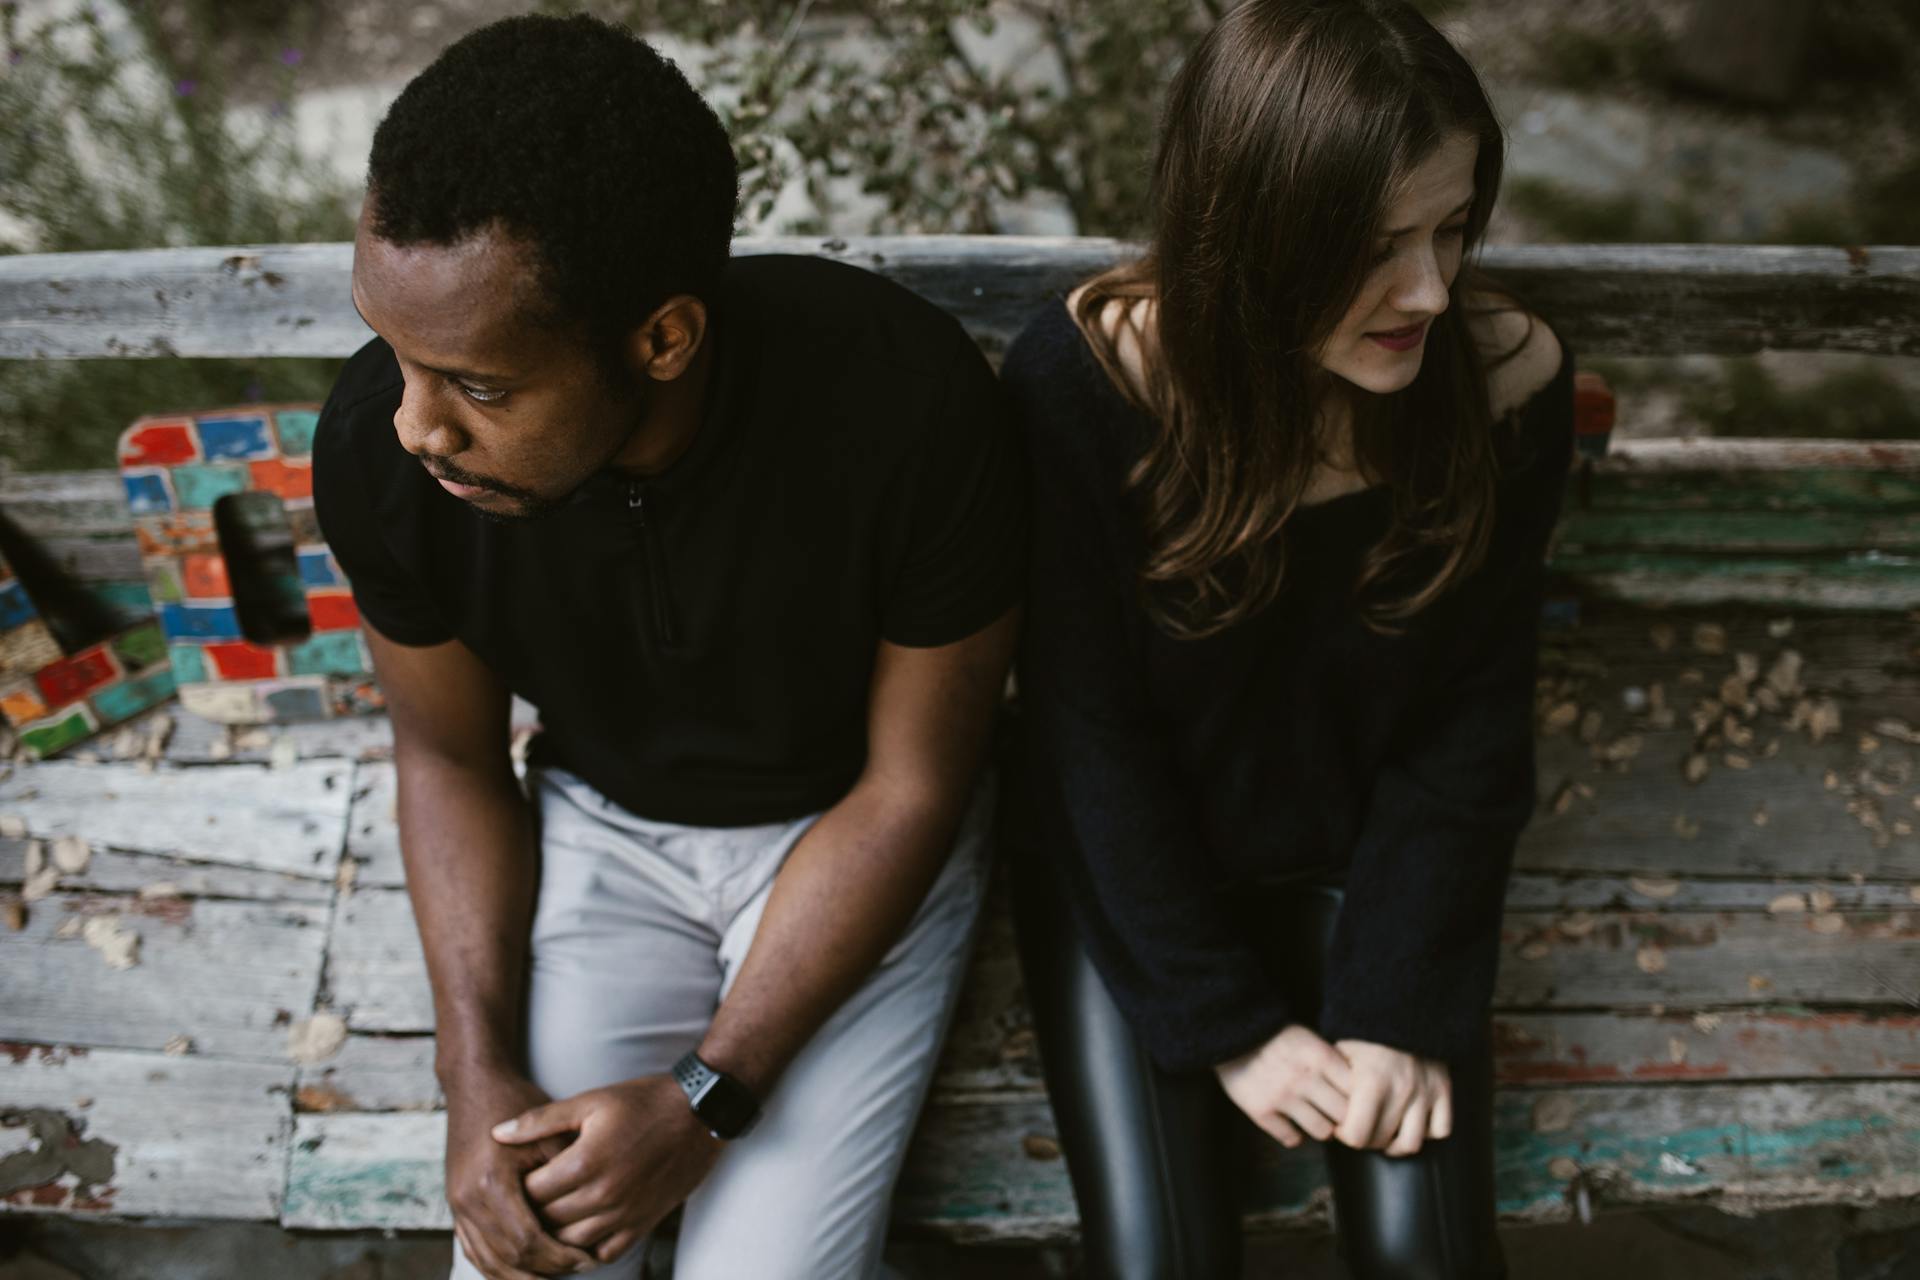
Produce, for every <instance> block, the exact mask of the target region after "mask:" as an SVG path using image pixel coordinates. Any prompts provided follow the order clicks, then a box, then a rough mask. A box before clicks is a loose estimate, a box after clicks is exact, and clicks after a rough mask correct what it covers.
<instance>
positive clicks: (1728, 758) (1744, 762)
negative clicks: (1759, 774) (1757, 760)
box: [1720, 751, 1753, 769]
mask: <svg viewBox="0 0 1920 1280" xmlns="http://www.w3.org/2000/svg"><path fill="white" fill-rule="evenodd" d="M1720 760H1721V763H1723V764H1725V765H1726V766H1727V768H1729V769H1751V768H1753V760H1752V758H1751V757H1749V756H1744V755H1741V754H1740V753H1739V752H1738V751H1729V752H1727V754H1725V755H1724V756H1721V757H1720Z"/></svg>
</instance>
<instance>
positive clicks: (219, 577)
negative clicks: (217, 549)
mask: <svg viewBox="0 0 1920 1280" xmlns="http://www.w3.org/2000/svg"><path fill="white" fill-rule="evenodd" d="M180 586H181V588H182V589H183V590H184V591H186V593H187V596H188V598H189V599H194V600H231V599H232V598H233V585H232V584H231V583H230V582H228V581H227V560H226V557H225V556H215V555H205V554H202V555H192V556H181V557H180Z"/></svg>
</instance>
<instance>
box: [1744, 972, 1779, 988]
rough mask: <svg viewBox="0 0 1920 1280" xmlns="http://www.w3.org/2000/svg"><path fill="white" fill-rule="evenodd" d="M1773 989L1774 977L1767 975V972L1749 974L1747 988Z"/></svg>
mask: <svg viewBox="0 0 1920 1280" xmlns="http://www.w3.org/2000/svg"><path fill="white" fill-rule="evenodd" d="M1772 989H1773V979H1772V978H1769V977H1767V976H1766V975H1765V974H1762V973H1750V974H1748V975H1747V990H1749V991H1771V990H1772Z"/></svg>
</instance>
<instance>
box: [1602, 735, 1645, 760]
mask: <svg viewBox="0 0 1920 1280" xmlns="http://www.w3.org/2000/svg"><path fill="white" fill-rule="evenodd" d="M1645 746H1646V739H1645V738H1643V737H1641V736H1640V735H1639V734H1637V733H1628V734H1622V735H1621V736H1620V737H1618V738H1615V739H1614V740H1613V741H1612V742H1609V743H1606V744H1604V745H1601V746H1596V747H1595V748H1594V749H1593V758H1594V759H1595V760H1598V761H1600V762H1601V763H1603V764H1622V765H1623V764H1627V763H1629V762H1630V761H1632V759H1633V758H1634V757H1635V756H1637V755H1639V754H1640V751H1641V749H1642V748H1643V747H1645Z"/></svg>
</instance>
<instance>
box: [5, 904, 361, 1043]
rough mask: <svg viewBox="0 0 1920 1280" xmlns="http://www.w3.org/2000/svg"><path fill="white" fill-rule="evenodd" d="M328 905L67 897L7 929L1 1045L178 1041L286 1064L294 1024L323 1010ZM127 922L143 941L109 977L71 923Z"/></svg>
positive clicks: (99, 956) (33, 909)
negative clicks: (69, 931) (133, 957)
mask: <svg viewBox="0 0 1920 1280" xmlns="http://www.w3.org/2000/svg"><path fill="white" fill-rule="evenodd" d="M327 911H328V909H327V907H326V905H325V904H318V903H308V902H246V901H237V900H231V899H223V898H204V899H194V898H161V899H152V900H142V899H139V898H136V897H133V896H130V895H119V894H72V893H65V892H57V893H54V894H52V895H50V896H48V897H46V898H43V899H41V900H40V901H38V902H36V903H34V904H32V907H31V910H30V912H29V914H28V917H27V921H26V925H25V927H24V928H22V929H20V930H17V931H16V930H5V931H0V1038H4V1039H7V1040H21V1041H32V1042H35V1043H39V1044H80V1045H94V1046H101V1047H108V1048H119V1049H151V1050H159V1049H162V1048H164V1047H165V1046H166V1044H167V1043H168V1042H169V1041H170V1040H172V1039H174V1037H176V1036H186V1037H188V1038H190V1039H191V1041H192V1046H193V1048H194V1049H195V1050H196V1051H198V1052H200V1053H206V1054H214V1055H218V1056H224V1057H230V1058H248V1059H253V1060H256V1061H268V1062H281V1061H285V1060H286V1051H287V1026H288V1024H289V1023H290V1022H292V1021H293V1020H295V1019H299V1018H303V1017H305V1016H306V1015H307V1014H308V1013H309V1012H310V1011H311V1010H312V1009H313V1007H314V1000H315V996H316V994H317V992H318V990H319V986H320V972H321V960H322V950H323V948H324V946H325V943H326V923H327ZM108 914H112V915H117V916H118V917H119V923H120V928H122V929H124V930H130V931H132V932H134V933H137V934H138V935H139V938H140V942H139V948H138V952H137V962H136V963H135V964H134V965H133V966H132V967H131V968H125V969H114V968H110V967H109V966H108V964H107V962H106V959H105V957H104V956H103V954H102V953H101V952H100V951H99V950H97V949H96V948H94V947H92V946H89V945H88V943H87V942H86V941H85V940H84V938H82V937H81V936H78V935H71V936H66V937H62V936H60V935H59V929H60V927H61V925H62V924H63V923H64V922H66V921H67V920H68V919H70V918H74V917H78V918H80V919H81V920H82V921H83V922H84V921H85V920H87V919H90V918H94V917H98V916H102V915H108Z"/></svg>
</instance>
